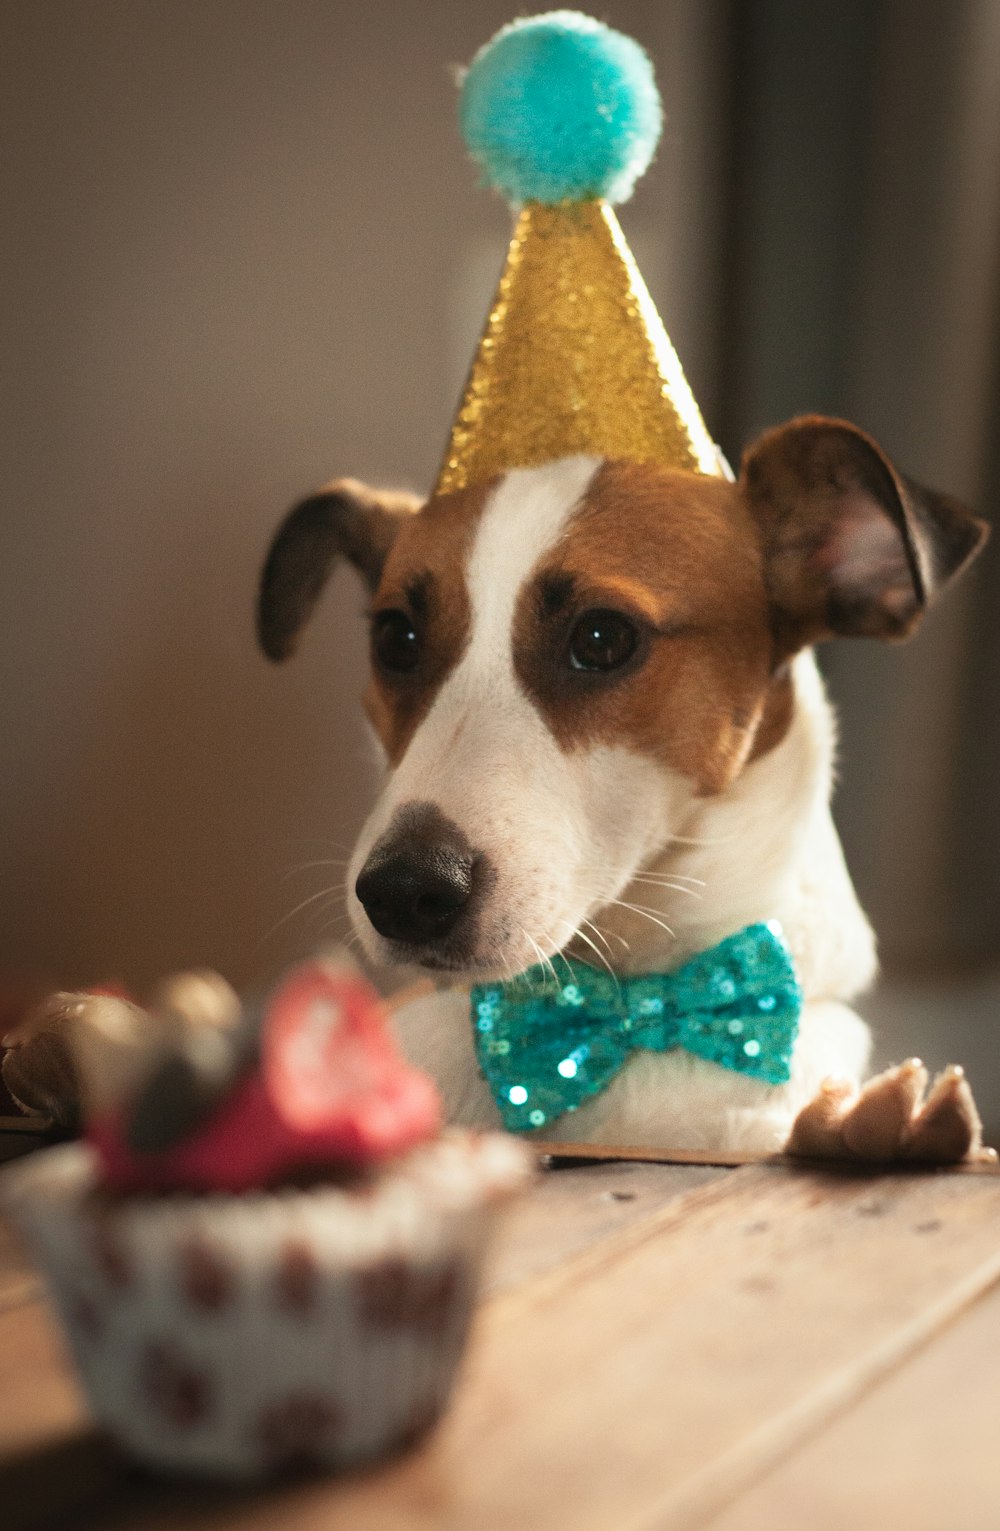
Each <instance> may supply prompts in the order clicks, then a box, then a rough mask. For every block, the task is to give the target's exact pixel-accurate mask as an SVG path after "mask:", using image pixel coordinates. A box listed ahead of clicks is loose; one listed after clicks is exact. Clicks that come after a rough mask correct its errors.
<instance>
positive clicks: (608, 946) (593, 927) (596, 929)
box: [580, 920, 611, 956]
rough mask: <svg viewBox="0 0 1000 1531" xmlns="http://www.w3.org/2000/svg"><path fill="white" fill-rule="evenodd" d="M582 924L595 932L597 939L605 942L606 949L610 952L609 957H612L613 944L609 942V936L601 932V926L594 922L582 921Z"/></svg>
mask: <svg viewBox="0 0 1000 1531" xmlns="http://www.w3.org/2000/svg"><path fill="white" fill-rule="evenodd" d="M580 924H581V925H587V926H588V927H589V928H590V929H591V930H592V931H593V932H594V935H595V936H596V937H597V939H598V940H599V941H603V942H604V945H605V948H606V950H607V952H608V955H609V956H610V955H611V943H610V941H609V940H608V938H607V936H606V935H605V934H604V931H603V930H601V929H600V927H599V926H597V925H595V924H594V922H593V920H581V921H580ZM581 934H582V932H581Z"/></svg>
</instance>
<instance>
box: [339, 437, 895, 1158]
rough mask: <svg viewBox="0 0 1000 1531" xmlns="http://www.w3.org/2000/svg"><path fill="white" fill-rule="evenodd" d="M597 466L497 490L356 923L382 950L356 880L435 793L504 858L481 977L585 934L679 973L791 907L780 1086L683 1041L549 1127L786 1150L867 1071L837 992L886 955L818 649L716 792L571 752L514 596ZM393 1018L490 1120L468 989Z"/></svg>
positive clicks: (571, 462) (588, 1135)
mask: <svg viewBox="0 0 1000 1531" xmlns="http://www.w3.org/2000/svg"><path fill="white" fill-rule="evenodd" d="M596 467H597V462H596V460H595V459H592V458H570V459H566V460H565V461H563V462H560V463H556V464H552V465H548V466H546V467H544V468H540V469H531V470H519V471H517V472H513V473H510V474H509V475H507V477H506V478H505V479H504V480H502V482H501V483H500V484H499V486H498V487H497V489H496V490H495V491H494V492H493V495H492V497H491V500H490V502H489V504H488V505H487V506H486V507H485V509H484V513H483V516H482V519H481V522H480V525H479V528H478V532H477V536H476V539H475V544H474V547H473V549H472V553H471V556H470V561H469V566H468V571H467V583H468V590H469V596H470V603H471V608H472V631H471V636H470V640H469V644H468V647H467V649H466V651H465V653H464V655H463V657H462V659H461V661H460V662H459V664H458V665H457V667H456V669H455V670H454V672H453V673H452V675H451V676H450V677H449V678H448V680H447V681H446V683H445V684H444V686H443V687H442V689H441V692H440V693H439V695H438V697H437V698H436V700H435V702H434V705H433V707H432V708H431V711H430V712H429V714H428V716H427V718H426V719H425V720H424V722H423V723H422V724H421V726H420V727H419V728H418V730H417V732H416V733H415V735H414V737H413V740H412V741H411V744H410V746H409V749H408V750H407V751H406V754H405V755H404V757H403V759H402V761H401V762H400V764H399V766H398V767H397V769H396V771H395V772H394V774H393V775H392V777H391V779H390V781H389V783H388V785H387V788H386V790H385V792H384V794H383V796H382V798H381V800H380V801H379V803H378V805H377V806H376V808H375V810H374V812H373V814H372V815H371V818H370V819H369V821H368V823H367V824H366V826H365V829H364V831H363V832H362V835H361V838H360V841H359V844H358V847H357V850H356V852H355V855H354V858H353V860H352V865H351V868H350V872H349V889H350V893H349V898H350V901H351V911H352V917H353V918H354V921H355V925H356V927H357V929H358V930H359V932H360V934H361V936H362V939H363V940H364V942H365V944H366V946H367V947H368V950H369V952H370V953H371V955H372V956H373V957H375V958H376V959H378V958H379V957H382V956H384V955H385V949H384V943H382V942H381V940H380V938H378V937H377V936H376V935H375V933H374V931H373V930H372V928H371V926H370V925H369V924H368V922H367V920H366V918H365V916H364V913H363V910H362V909H361V907H360V905H359V904H358V903H357V900H356V898H355V896H354V893H353V888H354V882H355V879H356V877H357V874H358V871H359V869H360V867H361V866H362V864H363V862H364V860H365V858H366V856H367V855H368V852H369V851H370V849H371V847H372V845H373V844H374V843H375V841H376V839H377V838H378V837H379V836H380V835H381V834H382V833H383V832H384V831H385V829H387V828H388V826H389V824H390V822H391V820H392V818H393V815H394V813H395V812H396V810H397V809H398V808H400V807H401V806H402V805H404V804H406V803H409V802H413V801H420V802H433V803H435V804H437V806H438V807H439V808H440V809H441V811H442V812H443V813H444V814H446V815H447V817H448V818H450V819H452V820H453V821H454V822H455V823H457V824H458V825H459V827H460V828H461V829H462V830H463V831H464V833H465V834H466V835H467V837H468V839H469V841H470V843H471V844H472V845H473V846H475V847H476V849H477V850H480V851H482V852H484V853H485V854H487V855H488V856H489V857H490V858H491V860H492V861H493V862H494V864H495V866H496V868H497V871H498V877H497V883H496V886H495V888H494V889H493V890H492V892H491V894H490V898H489V901H488V908H487V910H486V911H485V913H484V918H483V921H482V930H481V935H480V938H479V947H478V949H477V951H476V953H475V954H474V958H473V963H472V966H473V967H474V970H475V976H476V977H481V976H484V975H485V974H487V973H489V974H496V973H503V972H508V973H509V972H514V971H520V970H521V969H523V968H525V967H527V966H530V965H531V964H532V963H534V962H535V961H536V960H537V958H538V955H539V948H540V949H541V951H542V952H544V953H545V954H546V955H550V954H552V953H555V952H557V951H558V950H559V949H560V948H561V947H563V946H564V945H566V944H567V943H568V941H569V940H570V938H571V937H572V936H573V935H574V933H576V932H581V933H582V934H583V936H584V937H586V938H588V939H589V940H590V941H591V943H592V946H593V950H594V951H595V952H596V953H597V954H598V956H600V957H601V958H602V959H603V958H607V959H608V960H609V961H611V960H613V962H614V965H615V967H616V968H617V969H618V970H620V971H651V970H664V969H669V968H671V967H673V966H676V965H677V964H678V963H680V962H681V961H683V960H684V959H685V957H687V956H689V955H691V954H692V953H694V952H696V951H700V950H703V949H704V948H705V947H708V946H711V945H712V944H714V943H715V942H717V941H719V940H721V939H722V938H723V937H724V936H726V935H729V934H731V933H732V932H733V931H735V930H739V929H741V928H742V927H743V926H744V925H747V924H750V923H752V922H754V921H757V920H768V919H779V920H781V922H782V924H783V925H784V928H785V931H786V934H787V936H788V939H789V942H790V945H791V947H792V951H793V953H794V956H795V959H796V965H797V969H798V973H799V977H800V981H801V983H802V985H803V990H804V994H805V999H806V1004H805V1008H804V1012H803V1017H802V1024H801V1029H800V1035H799V1039H798V1042H797V1045H796V1049H795V1054H794V1058H793V1069H792V1078H791V1080H790V1082H789V1083H788V1084H787V1085H783V1086H777V1087H775V1086H769V1085H766V1084H762V1083H760V1082H758V1081H755V1080H752V1079H749V1078H747V1077H746V1076H743V1075H740V1074H736V1073H733V1072H732V1071H729V1070H726V1069H722V1068H720V1067H718V1066H716V1065H714V1064H709V1063H705V1062H703V1061H702V1060H700V1059H697V1058H693V1057H691V1056H689V1055H688V1054H685V1053H682V1052H672V1053H668V1054H662V1055H660V1054H652V1053H646V1052H638V1053H636V1054H635V1055H634V1056H633V1057H632V1059H631V1060H630V1061H629V1063H628V1064H627V1065H626V1066H625V1067H624V1068H623V1069H622V1071H621V1072H620V1074H619V1075H618V1076H617V1078H616V1079H615V1080H614V1082H613V1083H612V1084H611V1086H610V1087H609V1088H608V1089H607V1090H606V1091H605V1092H604V1093H603V1094H601V1095H599V1096H597V1097H595V1099H594V1100H593V1101H592V1102H590V1103H589V1104H588V1105H587V1106H585V1107H583V1108H582V1109H581V1110H579V1111H578V1112H575V1113H572V1114H567V1115H565V1116H563V1117H562V1118H560V1119H559V1120H558V1121H557V1122H556V1123H555V1124H554V1125H553V1127H552V1129H551V1132H550V1133H549V1131H548V1129H547V1135H550V1136H552V1137H554V1138H562V1139H564V1140H565V1139H583V1140H585V1141H586V1140H588V1139H590V1140H600V1141H604V1142H609V1143H626V1144H627V1143H645V1144H650V1145H657V1144H659V1145H663V1146H668V1147H675V1148H716V1149H719V1148H763V1149H769V1148H777V1147H779V1146H780V1145H781V1144H782V1143H783V1141H784V1140H785V1138H786V1137H787V1134H788V1130H789V1128H790V1126H791V1123H792V1121H793V1119H794V1117H795V1115H796V1113H797V1112H798V1110H799V1109H800V1108H801V1107H802V1106H803V1105H805V1104H806V1102H807V1101H808V1100H809V1099H810V1098H811V1097H812V1096H813V1095H814V1094H815V1093H816V1090H817V1088H818V1087H819V1085H820V1083H821V1081H822V1080H823V1079H824V1078H825V1077H827V1076H829V1075H838V1076H842V1077H846V1078H849V1079H853V1080H858V1079H859V1078H860V1077H861V1075H862V1074H863V1072H864V1070H865V1068H866V1065H867V1059H868V1049H869V1038H868V1030H867V1027H866V1026H865V1025H864V1023H863V1022H862V1021H861V1020H860V1019H859V1018H858V1017H857V1016H856V1015H854V1013H853V1012H852V1011H851V1010H850V1009H849V1008H848V1007H847V1005H846V1004H845V1003H844V1002H845V1001H847V1000H849V999H851V998H852V997H853V996H854V995H855V994H856V993H858V992H859V991H860V990H861V989H862V988H864V987H865V986H866V985H867V984H868V983H869V982H870V981H871V979H872V977H873V975H874V971H875V956H874V944H873V938H872V934H871V930H870V928H869V926H868V923H867V921H866V919H865V917H864V915H863V913H862V912H861V909H860V908H859V906H858V903H857V900H856V897H855V894H854V890H853V888H852V886H851V882H850V879H849V877H848V874H847V870H846V868H845V866H844V861H843V856H842V854H841V850H840V846H839V843H838V840H837V836H836V832H835V830H834V828H833V823H832V820H831V818H830V812H829V806H828V804H829V797H830V790H831V782H832V758H833V722H832V715H831V712H830V708H829V704H828V702H827V701H826V698H825V695H824V693H823V687H822V682H821V680H820V678H819V674H818V672H817V670H816V667H815V663H814V661H813V658H812V655H811V654H810V653H806V654H803V655H800V656H799V658H798V659H797V660H796V661H795V664H794V671H793V684H794V691H795V707H794V716H793V722H792V726H791V728H790V730H789V732H788V734H787V735H786V737H785V738H784V739H783V740H782V742H781V743H780V744H779V745H778V746H777V747H776V748H775V749H773V750H772V751H770V752H769V753H768V754H766V755H764V756H762V757H761V759H759V760H757V761H755V762H754V763H753V764H752V765H750V766H748V767H747V768H746V769H745V770H744V772H743V773H742V775H741V776H740V777H739V778H738V780H737V781H736V783H735V784H734V785H733V786H732V787H731V788H730V789H729V790H728V791H726V792H724V793H722V794H720V795H718V796H715V797H699V796H697V795H696V792H695V789H694V785H693V784H692V783H690V782H688V781H686V780H685V779H684V778H683V777H681V776H679V775H678V774H677V773H676V772H674V771H671V770H669V769H667V768H665V767H664V766H662V765H660V764H658V763H656V762H654V761H652V760H650V759H647V758H645V757H643V756H641V755H639V754H637V753H634V752H633V751H631V750H628V749H625V748H608V747H606V746H604V747H600V748H593V749H590V750H580V751H573V752H571V753H568V754H567V753H564V752H563V751H562V750H561V749H560V748H559V747H558V745H557V744H556V742H555V740H554V739H553V737H552V736H551V734H550V733H549V731H548V729H547V727H546V725H545V723H544V721H543V720H542V718H541V716H540V714H539V713H538V712H537V711H536V709H535V708H534V707H533V705H532V704H531V702H530V701H529V699H528V698H527V696H526V695H525V694H524V692H523V690H522V689H521V687H520V685H519V683H518V681H517V678H516V675H515V671H514V665H513V656H512V645H511V624H512V619H513V614H514V610H515V606H516V601H517V597H518V593H519V591H520V590H521V588H522V587H523V585H524V582H525V581H526V580H527V579H528V578H529V576H530V575H531V572H532V570H533V569H534V568H535V567H536V566H537V564H538V562H539V560H540V558H541V557H542V556H543V554H545V553H546V551H547V550H549V549H550V548H551V547H552V546H553V545H555V544H556V543H557V542H558V540H559V538H560V537H561V536H562V535H564V534H565V530H566V526H567V522H568V520H569V518H570V517H571V515H572V513H573V511H574V509H575V508H576V507H577V506H578V505H579V503H580V501H581V499H582V497H583V496H584V495H585V493H586V490H587V487H588V485H589V483H590V480H591V478H592V476H593V473H594V471H595V469H596ZM644 878H652V879H655V881H644V880H643V879H644ZM662 879H676V881H677V888H676V889H671V888H669V887H667V886H665V885H664V883H663V882H662V881H661V880H662ZM616 901H617V902H616ZM624 905H634V906H642V907H643V908H644V909H645V910H647V911H651V912H652V917H650V915H649V914H647V913H644V912H640V911H639V910H638V909H629V908H626V907H624ZM589 921H592V922H593V923H592V924H590V923H586V922H589ZM665 926H669V927H670V930H669V932H668V930H667V929H665V928H664V927H665ZM595 927H596V929H595ZM593 960H595V961H597V957H594V959H593ZM397 1020H398V1027H399V1032H400V1036H401V1038H402V1041H403V1044H404V1046H405V1048H406V1050H407V1051H408V1053H409V1054H410V1055H411V1057H413V1058H414V1060H415V1061H417V1062H418V1063H420V1064H421V1065H422V1066H424V1067H426V1068H428V1069H429V1070H430V1071H431V1072H432V1073H433V1074H434V1075H435V1076H436V1077H437V1079H438V1081H439V1083H440V1085H441V1087H442V1090H443V1092H444V1095H445V1100H446V1106H447V1109H448V1113H449V1116H450V1117H451V1118H452V1119H454V1120H458V1121H463V1122H467V1123H470V1124H473V1125H483V1126H485V1125H496V1123H497V1122H498V1120H499V1116H498V1113H497V1110H496V1107H495V1105H494V1103H493V1101H492V1100H491V1098H490V1096H489V1093H488V1091H487V1089H486V1086H485V1084H484V1082H483V1080H482V1078H481V1076H480V1075H479V1071H478V1068H477V1066H476V1062H475V1057H474V1052H473V1046H472V1029H471V1023H470V1019H469V999H468V989H467V988H461V987H459V988H453V989H449V990H444V991H440V992H438V993H435V994H433V995H430V996H428V997H427V998H425V999H421V1000H419V1001H416V1002H415V1003H413V1004H411V1005H409V1006H408V1007H406V1008H405V1009H404V1010H402V1011H401V1012H400V1013H399V1014H398V1017H397Z"/></svg>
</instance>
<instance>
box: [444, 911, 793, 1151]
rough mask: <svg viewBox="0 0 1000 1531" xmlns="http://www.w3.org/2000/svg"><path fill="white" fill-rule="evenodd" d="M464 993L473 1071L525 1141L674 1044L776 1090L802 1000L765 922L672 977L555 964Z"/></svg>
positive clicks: (779, 940)
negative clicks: (633, 1056)
mask: <svg viewBox="0 0 1000 1531" xmlns="http://www.w3.org/2000/svg"><path fill="white" fill-rule="evenodd" d="M556 961H557V962H558V964H559V968H560V973H564V976H561V977H557V978H554V977H553V974H552V969H551V968H550V967H545V968H543V967H540V966H539V967H533V968H530V969H529V970H528V972H527V973H523V974H521V975H520V976H519V977H518V978H515V979H514V980H513V982H511V983H504V984H502V983H496V984H478V985H477V986H476V987H475V988H474V989H473V990H472V1023H473V1027H474V1029H475V1041H476V1052H477V1055H478V1058H479V1066H480V1068H481V1069H482V1072H483V1076H484V1077H485V1079H486V1082H487V1083H488V1085H489V1087H490V1089H491V1091H492V1093H493V1099H494V1100H495V1101H496V1103H497V1106H498V1107H499V1108H500V1114H501V1116H502V1117H503V1122H504V1126H505V1127H506V1128H507V1129H508V1131H510V1132H531V1131H533V1130H534V1129H536V1128H538V1127H544V1126H545V1124H546V1123H547V1122H552V1121H554V1120H555V1118H556V1117H558V1116H562V1115H563V1113H564V1112H566V1111H575V1110H576V1109H577V1108H578V1107H579V1106H582V1105H583V1104H584V1103H585V1102H586V1101H587V1099H588V1098H589V1097H590V1096H591V1095H597V1094H598V1093H599V1092H600V1091H601V1090H604V1089H606V1088H607V1086H608V1085H609V1084H610V1083H611V1081H612V1079H613V1078H614V1077H615V1075H616V1074H617V1072H618V1070H619V1069H620V1068H621V1066H622V1064H623V1063H624V1062H625V1061H626V1059H627V1058H628V1056H629V1054H630V1053H631V1052H633V1051H634V1050H635V1049H636V1048H646V1049H648V1050H650V1051H651V1052H659V1053H663V1052H670V1051H671V1050H672V1049H673V1048H675V1047H682V1048H684V1049H685V1051H687V1052H689V1053H696V1054H697V1055H698V1057H699V1058H707V1059H708V1061H709V1062H710V1063H717V1064H719V1065H720V1067H722V1068H728V1069H735V1070H736V1071H737V1072H738V1073H740V1074H748V1075H750V1076H751V1077H752V1078H754V1079H762V1080H764V1081H766V1083H768V1084H785V1083H787V1081H788V1078H789V1075H790V1066H791V1057H792V1048H793V1047H794V1045H795V1038H796V1036H797V1035H798V1029H799V1013H800V1011H801V1009H802V991H801V989H800V988H799V983H798V979H797V978H796V976H795V968H794V966H793V963H792V958H791V954H790V953H789V950H788V947H787V945H786V943H785V938H784V935H783V934H782V930H781V926H780V925H779V924H778V923H777V921H776V920H771V921H769V922H768V923H767V924H766V925H748V926H747V927H746V929H745V930H740V931H737V933H736V934H735V935H733V936H728V937H727V938H726V939H725V940H724V941H720V942H719V944H718V946H712V947H710V948H709V949H708V951H704V952H699V953H698V955H697V956H696V957H692V958H691V959H690V960H689V961H688V962H685V963H684V965H683V966H682V967H680V968H678V969H677V970H676V971H675V972H673V973H642V974H640V975H639V976H638V977H635V978H615V977H613V976H612V975H611V974H610V973H604V972H601V971H599V970H598V969H595V968H591V967H588V966H586V964H584V963H580V962H572V961H570V960H568V959H566V958H563V957H557V958H556Z"/></svg>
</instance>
